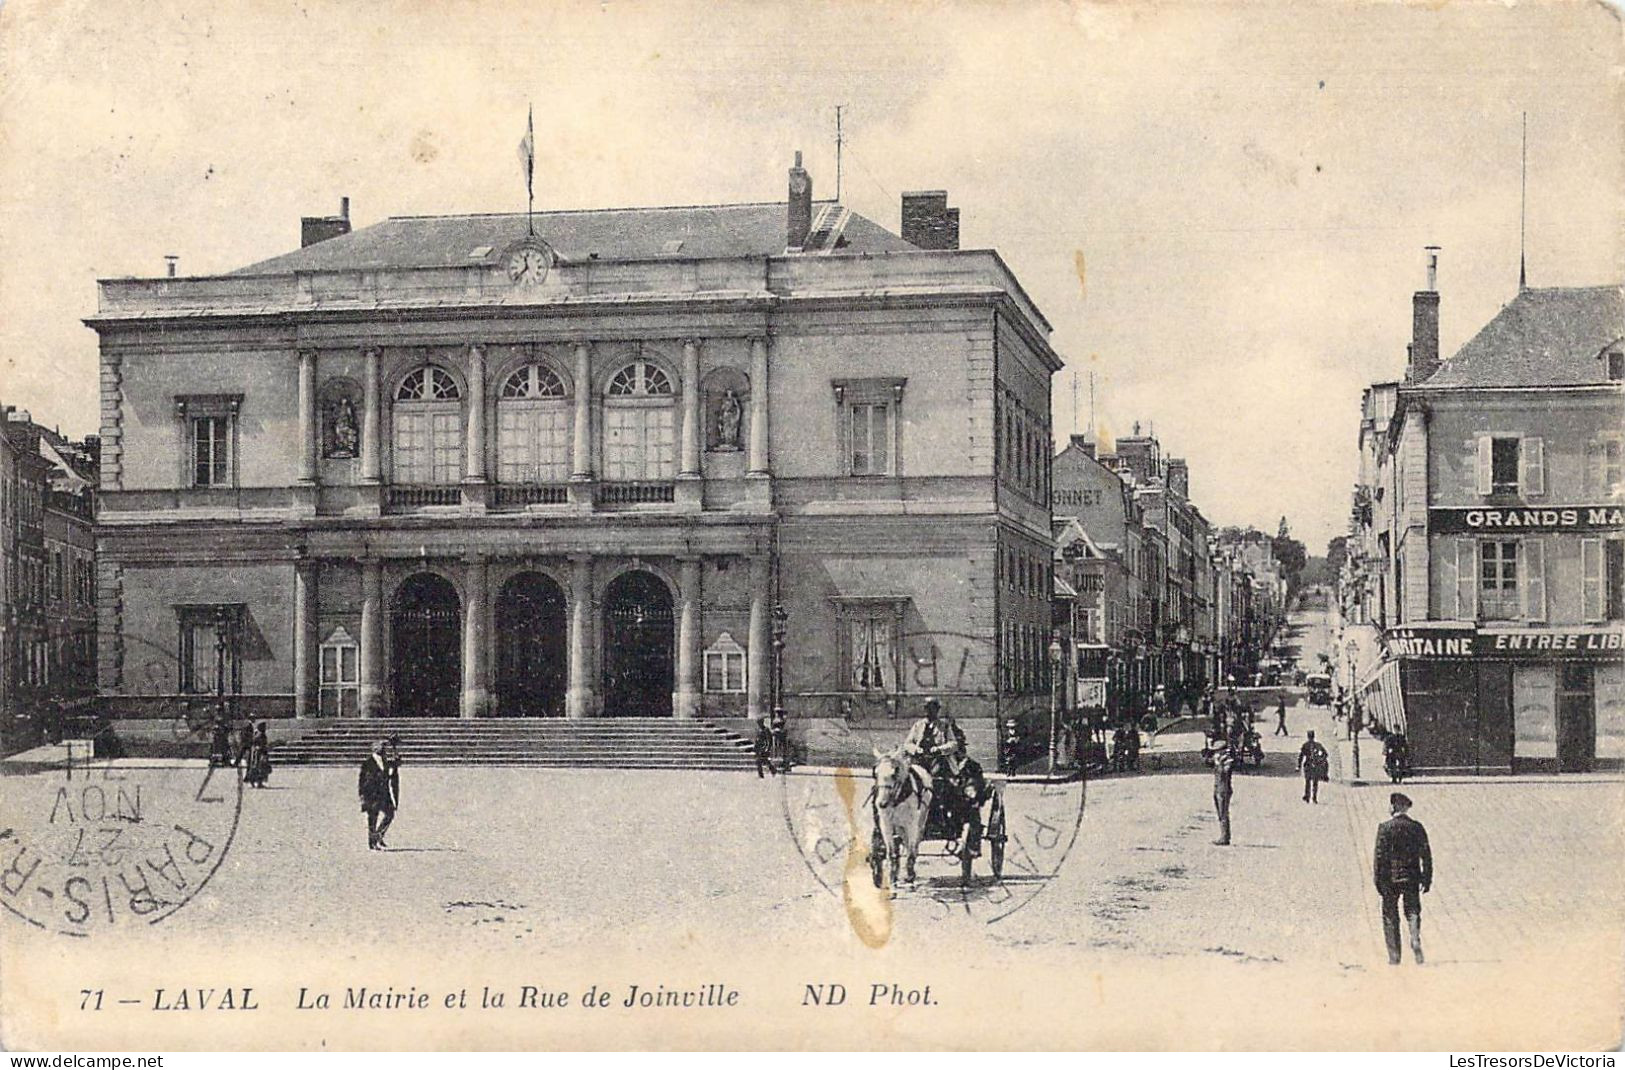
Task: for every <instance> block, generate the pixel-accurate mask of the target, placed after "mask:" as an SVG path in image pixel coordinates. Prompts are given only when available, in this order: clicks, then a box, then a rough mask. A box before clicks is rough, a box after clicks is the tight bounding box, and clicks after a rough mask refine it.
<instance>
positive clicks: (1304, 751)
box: [1298, 728, 1332, 803]
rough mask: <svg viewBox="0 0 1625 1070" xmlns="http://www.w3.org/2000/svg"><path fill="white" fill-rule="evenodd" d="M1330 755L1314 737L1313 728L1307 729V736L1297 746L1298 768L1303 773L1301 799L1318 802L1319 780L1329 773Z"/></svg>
mask: <svg viewBox="0 0 1625 1070" xmlns="http://www.w3.org/2000/svg"><path fill="white" fill-rule="evenodd" d="M1331 764H1332V763H1331V756H1330V755H1329V754H1327V753H1326V747H1325V745H1324V744H1322V743H1321V742H1320V741H1319V740H1317V739H1315V730H1314V729H1313V728H1311V729H1310V730H1309V738H1308V739H1307V740H1305V741H1304V744H1303V746H1302V747H1299V748H1298V769H1299V771H1300V772H1302V773H1303V801H1304V802H1315V803H1318V802H1320V782H1321V781H1322V780H1325V779H1326V778H1327V777H1328V776H1329V775H1330V774H1331Z"/></svg>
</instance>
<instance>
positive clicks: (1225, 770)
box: [1208, 736, 1236, 847]
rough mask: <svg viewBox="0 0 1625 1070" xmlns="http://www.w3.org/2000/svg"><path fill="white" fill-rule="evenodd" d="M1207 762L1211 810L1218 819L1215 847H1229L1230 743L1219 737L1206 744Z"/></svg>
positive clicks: (1232, 770) (1233, 766)
mask: <svg viewBox="0 0 1625 1070" xmlns="http://www.w3.org/2000/svg"><path fill="white" fill-rule="evenodd" d="M1208 756H1209V760H1210V761H1211V762H1212V763H1213V810H1214V813H1216V814H1217V815H1218V818H1219V838H1218V839H1216V840H1214V841H1213V845H1214V846H1215V847H1228V846H1230V796H1231V795H1232V790H1231V778H1232V776H1233V774H1234V773H1235V770H1236V758H1235V755H1234V754H1232V753H1231V751H1230V742H1229V741H1228V740H1226V739H1225V738H1224V737H1223V736H1219V737H1218V738H1216V739H1214V740H1213V741H1212V742H1211V743H1209V744H1208Z"/></svg>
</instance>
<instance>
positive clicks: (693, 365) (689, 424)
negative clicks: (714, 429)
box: [677, 338, 703, 476]
mask: <svg viewBox="0 0 1625 1070" xmlns="http://www.w3.org/2000/svg"><path fill="white" fill-rule="evenodd" d="M702 434H703V432H702V431H701V429H700V343H698V342H696V341H695V340H693V339H692V338H690V339H687V340H686V341H684V342H683V433H682V453H681V455H680V456H681V465H680V467H679V468H678V472H677V474H678V475H684V476H697V475H699V474H700V436H701V435H702Z"/></svg>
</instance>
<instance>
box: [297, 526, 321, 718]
mask: <svg viewBox="0 0 1625 1070" xmlns="http://www.w3.org/2000/svg"><path fill="white" fill-rule="evenodd" d="M316 647H317V644H316V562H315V561H312V560H311V559H309V558H303V557H302V558H300V559H299V560H297V561H295V562H294V565H293V715H294V717H296V718H299V717H311V716H314V715H315V714H316V712H317V701H316V686H317V681H316V658H317V649H316Z"/></svg>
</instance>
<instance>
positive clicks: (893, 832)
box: [870, 747, 931, 888]
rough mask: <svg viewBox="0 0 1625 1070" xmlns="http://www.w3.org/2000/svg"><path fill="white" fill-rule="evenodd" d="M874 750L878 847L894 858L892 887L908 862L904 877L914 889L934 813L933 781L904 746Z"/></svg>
mask: <svg viewBox="0 0 1625 1070" xmlns="http://www.w3.org/2000/svg"><path fill="white" fill-rule="evenodd" d="M871 749H873V750H874V754H875V768H874V778H875V786H874V790H873V792H872V793H871V795H870V797H871V798H872V799H873V800H874V815H875V840H876V841H877V843H876V846H878V847H879V848H880V850H881V851H882V852H884V855H885V857H888V858H890V859H891V886H892V887H893V888H896V887H897V869H898V865H899V863H901V862H903V861H904V860H905V859H906V860H907V865H906V867H905V868H904V875H905V878H906V880H907V881H908V883H909V885H910V886H912V885H913V884H914V879H915V878H914V861H915V859H916V858H917V857H918V855H919V853H920V840H921V839H922V838H923V837H924V836H925V819H926V815H927V814H929V813H930V812H931V780H930V778H929V777H923V776H921V775H920V774H919V773H918V772H917V771H916V770H915V768H914V765H913V763H912V762H910V761H909V759H908V756H907V755H906V754H904V753H903V748H902V747H897V748H895V749H893V750H891V751H882V750H881V749H880V748H878V747H874V748H871ZM877 883H878V882H877Z"/></svg>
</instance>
